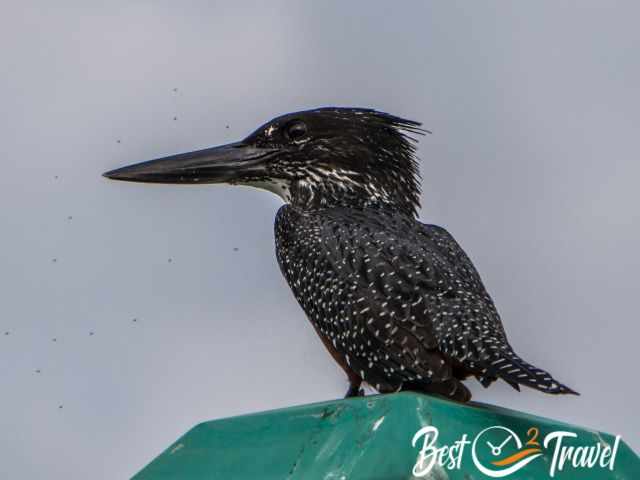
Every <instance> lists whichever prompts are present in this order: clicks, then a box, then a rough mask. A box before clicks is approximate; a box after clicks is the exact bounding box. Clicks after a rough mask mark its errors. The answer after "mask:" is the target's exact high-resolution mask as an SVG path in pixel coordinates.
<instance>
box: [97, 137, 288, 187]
mask: <svg viewBox="0 0 640 480" xmlns="http://www.w3.org/2000/svg"><path fill="white" fill-rule="evenodd" d="M276 152H277V149H270V148H259V147H254V146H251V145H247V144H245V143H243V142H237V143H231V144H229V145H223V146H220V147H213V148H207V149H204V150H198V151H195V152H189V153H182V154H179V155H172V156H170V157H165V158H158V159H156V160H150V161H148V162H142V163H136V164H134V165H129V166H127V167H122V168H118V169H116V170H111V171H109V172H106V173H104V174H103V176H105V177H107V178H111V179H113V180H124V181H127V182H145V183H181V184H197V183H225V182H233V181H234V180H238V179H240V178H242V177H243V176H252V175H254V174H255V175H259V173H260V172H261V171H263V170H264V165H265V162H266V161H267V160H268V159H269V158H270V157H272V156H273V155H274V154H275V153H276Z"/></svg>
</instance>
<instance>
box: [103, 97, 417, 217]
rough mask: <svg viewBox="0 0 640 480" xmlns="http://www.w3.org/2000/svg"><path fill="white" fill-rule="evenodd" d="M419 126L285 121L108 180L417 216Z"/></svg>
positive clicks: (385, 121) (327, 116)
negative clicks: (237, 191)
mask: <svg viewBox="0 0 640 480" xmlns="http://www.w3.org/2000/svg"><path fill="white" fill-rule="evenodd" d="M423 132H425V130H422V129H421V128H420V124H419V123H417V122H414V121H411V120H405V119H402V118H399V117H395V116H393V115H389V114H386V113H382V112H378V111H375V110H370V109H361V108H336V107H328V108H319V109H314V110H307V111H303V112H296V113H289V114H286V115H282V116H280V117H277V118H275V119H273V120H271V121H270V122H268V123H266V124H264V125H263V126H261V127H260V128H258V129H257V130H256V131H254V132H253V133H251V134H250V135H249V136H248V137H246V138H245V139H244V140H241V141H240V142H236V143H232V144H229V145H223V146H220V147H213V148H208V149H205V150H199V151H195V152H190V153H183V154H179V155H173V156H171V157H166V158H160V159H157V160H151V161H148V162H143V163H138V164H135V165H130V166H127V167H123V168H119V169H117V170H112V171H110V172H107V173H105V174H104V176H105V177H108V178H112V179H114V180H125V181H131V182H149V183H176V184H201V183H228V184H232V185H249V186H254V187H258V188H262V189H265V190H269V191H271V192H274V193H276V194H278V195H279V196H281V197H282V198H283V199H284V201H285V202H287V203H291V204H293V205H294V206H297V207H299V208H303V209H314V208H325V207H332V206H366V205H374V204H386V205H389V206H391V207H396V208H398V209H399V210H401V211H404V212H407V213H413V214H415V213H416V209H417V207H418V205H419V195H420V182H419V174H418V165H417V161H416V157H415V139H413V138H412V137H410V136H409V135H410V134H412V133H413V134H422V133H423Z"/></svg>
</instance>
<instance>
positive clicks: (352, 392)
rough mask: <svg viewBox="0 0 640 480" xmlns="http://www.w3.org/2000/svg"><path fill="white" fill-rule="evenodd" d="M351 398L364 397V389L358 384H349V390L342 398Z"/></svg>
mask: <svg viewBox="0 0 640 480" xmlns="http://www.w3.org/2000/svg"><path fill="white" fill-rule="evenodd" d="M351 397H364V389H362V388H360V383H350V384H349V390H347V393H346V394H345V396H344V398H351Z"/></svg>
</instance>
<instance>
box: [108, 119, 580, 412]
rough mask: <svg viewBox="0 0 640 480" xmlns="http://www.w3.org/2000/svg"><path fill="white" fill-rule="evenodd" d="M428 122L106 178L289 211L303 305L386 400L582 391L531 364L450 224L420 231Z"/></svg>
mask: <svg viewBox="0 0 640 480" xmlns="http://www.w3.org/2000/svg"><path fill="white" fill-rule="evenodd" d="M422 133H424V130H422V129H420V124H419V123H417V122H413V121H410V120H405V119H402V118H399V117H395V116H393V115H389V114H386V113H382V112H378V111H375V110H370V109H357V108H337V107H328V108H320V109H315V110H309V111H305V112H295V113H291V114H287V115H283V116H281V117H277V118H275V119H273V120H272V121H270V122H268V123H266V124H265V125H263V126H261V127H259V128H258V129H257V130H256V131H255V132H253V133H252V134H250V135H249V136H248V137H247V138H245V139H244V140H242V141H241V142H237V143H234V144H230V145H226V146H223V147H216V148H212V149H206V150H201V151H198V152H191V153H188V154H182V155H176V156H172V157H167V158H165V159H159V160H154V161H151V162H145V163H141V164H137V165H133V166H130V167H125V168H122V169H119V170H115V171H112V172H108V173H107V174H106V176H108V177H110V178H114V179H119V180H129V181H143V182H161V183H230V184H238V185H248V186H253V187H258V188H262V189H265V190H268V191H271V192H273V193H276V194H277V195H279V196H280V197H281V198H282V199H283V200H284V202H285V205H284V206H283V207H282V208H280V210H279V211H278V214H277V217H276V222H275V237H276V254H277V258H278V263H279V265H280V269H281V270H282V273H283V275H284V277H285V278H286V280H287V282H288V283H289V286H290V287H291V289H292V291H293V293H294V295H295V297H296V299H297V300H298V302H299V303H300V305H301V306H302V308H303V310H304V311H305V313H306V314H307V316H308V317H309V320H310V321H311V323H312V325H313V326H314V328H315V329H316V331H317V333H318V335H319V336H320V338H321V339H322V341H323V343H324V345H325V346H326V347H327V349H328V350H329V352H330V353H331V354H332V356H333V357H334V359H336V361H338V363H339V364H340V365H341V366H342V368H343V369H344V370H345V372H346V373H347V376H348V378H349V382H350V388H349V392H348V396H349V395H357V394H359V392H360V391H359V389H360V384H361V383H362V381H365V382H367V383H368V384H370V385H372V386H373V387H374V388H376V389H377V390H378V391H380V392H391V391H396V390H399V389H411V390H420V391H425V392H432V393H437V394H441V395H445V396H447V397H450V398H453V399H456V400H461V401H466V400H468V399H469V398H470V393H469V391H468V390H467V388H466V387H465V386H464V385H463V384H462V382H461V381H462V380H464V379H465V378H466V377H468V376H470V375H473V376H475V377H477V378H478V379H479V380H480V382H481V383H482V384H483V385H484V386H488V385H489V384H491V383H492V382H493V381H495V380H497V379H499V378H500V379H502V380H504V381H506V382H508V383H509V384H510V385H511V386H513V387H514V388H516V389H519V385H526V386H529V387H532V388H535V389H537V390H540V391H543V392H546V393H553V394H557V393H575V392H573V390H571V389H569V388H568V387H566V386H564V385H562V384H560V383H559V382H557V381H556V380H554V379H553V378H552V377H551V375H550V374H548V373H547V372H545V371H544V370H540V369H538V368H536V367H534V366H532V365H530V364H528V363H526V362H525V361H524V360H522V359H521V358H520V357H519V356H518V355H517V354H515V353H514V351H513V349H512V348H511V346H510V345H509V342H508V341H507V336H506V334H505V330H504V328H503V326H502V322H501V320H500V316H499V315H498V312H497V311H496V308H495V306H494V304H493V301H492V300H491V298H490V297H489V295H488V293H487V291H486V290H485V288H484V286H483V284H482V281H481V279H480V276H479V275H478V273H477V271H476V269H475V268H474V266H473V264H472V263H471V261H470V260H469V258H468V257H467V255H466V254H465V252H464V251H463V250H462V249H461V247H460V246H459V245H458V243H457V242H456V241H455V240H454V239H453V237H452V236H451V235H450V234H449V233H448V232H447V231H446V230H445V229H443V228H441V227H438V226H435V225H425V224H422V223H420V222H419V221H418V220H417V219H416V217H417V208H418V206H419V198H420V188H419V184H420V182H419V174H418V164H417V160H416V158H415V139H413V138H412V137H411V135H419V134H422Z"/></svg>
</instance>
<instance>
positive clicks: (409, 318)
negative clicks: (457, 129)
mask: <svg viewBox="0 0 640 480" xmlns="http://www.w3.org/2000/svg"><path fill="white" fill-rule="evenodd" d="M329 217H330V216H329ZM320 229H321V232H320V234H319V237H321V238H323V242H322V243H321V245H320V248H321V249H323V250H324V252H323V256H324V258H325V259H326V260H327V265H326V267H327V268H328V269H329V270H330V271H332V272H333V273H334V274H335V276H336V278H338V277H339V278H341V279H343V282H342V285H343V288H345V289H348V291H347V294H348V297H347V301H346V302H344V305H343V311H342V314H341V316H340V319H339V320H338V322H337V324H334V323H335V322H334V323H332V324H331V325H324V328H326V329H327V330H326V331H330V334H331V335H333V338H332V341H333V343H334V345H335V347H336V349H337V350H338V351H342V352H344V354H345V355H346V357H347V361H348V362H349V364H350V365H351V366H352V368H353V369H354V370H355V371H356V372H358V373H360V375H361V376H363V377H364V379H365V380H368V381H369V382H370V383H373V382H371V381H370V377H373V379H374V381H375V380H379V379H380V378H384V379H394V378H395V379H397V380H398V381H400V382H413V381H431V382H442V381H445V380H447V379H449V378H451V376H452V374H453V369H454V368H457V369H458V372H460V371H462V374H463V375H464V374H465V373H466V374H475V375H476V376H477V377H478V378H479V379H480V381H481V382H482V383H483V384H484V385H488V384H489V383H491V382H492V381H493V380H495V379H496V378H498V377H499V378H502V379H504V380H505V381H507V382H508V383H509V384H511V385H512V386H514V388H517V385H518V384H525V385H528V386H531V387H534V388H537V389H540V390H543V391H547V392H551V393H561V392H562V391H563V390H562V389H564V388H566V387H564V386H562V385H560V384H558V383H557V382H555V381H554V380H553V379H552V378H551V376H550V375H549V374H548V373H547V372H545V371H543V370H540V369H537V368H536V367H533V366H532V365H530V364H528V363H526V362H524V361H523V360H522V359H520V358H519V357H518V356H517V355H516V354H515V353H514V352H513V350H512V349H511V347H510V345H509V343H508V341H507V338H506V335H505V331H504V328H503V326H502V322H501V320H500V317H499V315H498V312H497V311H496V308H495V306H494V304H493V301H492V300H491V298H490V296H489V295H488V293H487V292H486V290H485V288H484V286H483V284H482V281H481V279H480V276H479V275H478V273H477V271H476V269H475V267H474V266H473V264H472V263H471V261H470V260H469V258H468V256H467V255H466V254H465V252H464V251H463V250H462V248H461V247H460V246H459V245H458V243H457V242H456V241H455V240H454V239H453V237H452V236H451V235H450V234H449V233H448V232H447V231H446V230H444V229H443V228H441V227H438V226H435V225H423V224H420V223H418V222H416V221H414V220H412V219H410V218H406V217H397V216H384V215H377V216H372V215H367V214H366V213H365V212H348V213H344V212H340V213H339V214H337V215H334V216H333V218H326V219H325V220H324V221H323V222H321V223H320ZM456 375H459V373H458V374H456ZM376 383H379V382H376ZM389 387H390V388H393V387H396V388H397V386H396V385H391V386H389Z"/></svg>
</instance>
